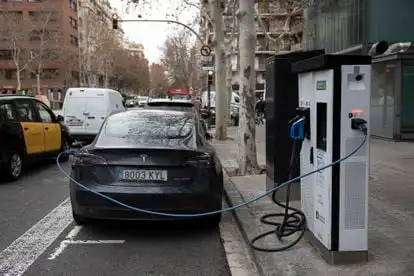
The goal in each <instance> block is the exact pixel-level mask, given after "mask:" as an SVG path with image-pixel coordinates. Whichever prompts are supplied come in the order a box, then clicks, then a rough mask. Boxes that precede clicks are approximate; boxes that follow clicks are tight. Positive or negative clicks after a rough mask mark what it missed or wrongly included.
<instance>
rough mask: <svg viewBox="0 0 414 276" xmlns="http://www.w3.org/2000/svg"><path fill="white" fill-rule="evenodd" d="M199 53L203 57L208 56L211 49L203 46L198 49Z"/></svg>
mask: <svg viewBox="0 0 414 276" xmlns="http://www.w3.org/2000/svg"><path fill="white" fill-rule="evenodd" d="M200 53H201V55H202V56H203V57H206V56H209V55H210V54H211V49H210V47H208V46H207V45H203V46H202V47H201V49H200Z"/></svg>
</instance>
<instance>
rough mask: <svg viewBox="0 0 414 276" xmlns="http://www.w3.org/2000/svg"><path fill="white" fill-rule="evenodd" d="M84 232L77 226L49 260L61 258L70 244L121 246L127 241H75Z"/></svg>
mask: <svg viewBox="0 0 414 276" xmlns="http://www.w3.org/2000/svg"><path fill="white" fill-rule="evenodd" d="M81 230H82V226H75V227H74V228H73V229H72V230H71V231H70V232H69V234H68V235H67V236H66V237H65V239H64V240H63V241H62V242H61V243H60V244H59V246H58V247H57V248H56V249H55V251H54V252H53V253H52V254H50V256H49V258H48V260H54V259H56V258H57V257H59V255H60V254H62V253H63V251H64V250H65V249H66V247H68V245H69V244H120V243H125V240H96V241H94V240H87V241H82V240H74V239H75V237H76V236H77V235H78V234H79V232H80V231H81Z"/></svg>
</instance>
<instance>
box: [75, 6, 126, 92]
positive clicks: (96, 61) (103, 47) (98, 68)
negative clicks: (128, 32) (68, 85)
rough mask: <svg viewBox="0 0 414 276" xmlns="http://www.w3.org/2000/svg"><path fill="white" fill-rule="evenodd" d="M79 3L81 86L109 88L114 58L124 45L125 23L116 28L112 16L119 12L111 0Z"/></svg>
mask: <svg viewBox="0 0 414 276" xmlns="http://www.w3.org/2000/svg"><path fill="white" fill-rule="evenodd" d="M78 3H79V13H78V21H79V38H80V39H79V41H80V44H79V56H80V63H79V68H80V72H81V76H80V82H81V86H87V87H109V86H110V83H111V72H110V67H111V66H110V64H108V60H110V55H112V51H111V50H112V49H114V48H115V47H117V46H118V45H120V44H121V43H123V41H122V40H123V34H124V32H123V30H122V27H121V23H119V26H118V29H117V30H113V28H112V16H114V15H116V16H118V13H117V12H116V11H115V10H114V9H113V8H112V7H111V5H110V3H109V1H108V0H78Z"/></svg>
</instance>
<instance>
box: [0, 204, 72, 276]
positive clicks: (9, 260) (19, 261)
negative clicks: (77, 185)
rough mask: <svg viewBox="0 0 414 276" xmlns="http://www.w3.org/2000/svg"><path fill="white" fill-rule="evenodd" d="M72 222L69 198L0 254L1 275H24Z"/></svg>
mask: <svg viewBox="0 0 414 276" xmlns="http://www.w3.org/2000/svg"><path fill="white" fill-rule="evenodd" d="M72 221H73V219H72V208H71V205H70V201H69V198H67V199H66V200H64V201H63V202H62V203H61V204H59V205H58V206H57V207H56V208H55V209H54V210H52V211H51V212H50V213H49V214H47V215H46V216H45V217H44V218H43V219H41V220H40V221H39V222H37V223H36V224H35V225H33V226H32V228H30V229H29V230H27V232H26V233H24V234H23V235H21V236H20V237H19V238H18V239H17V240H15V241H14V242H13V243H12V244H10V245H9V246H8V247H7V248H6V249H4V250H3V251H2V252H0V275H10V276H20V275H22V274H23V273H24V272H25V271H26V270H27V269H28V268H29V267H30V266H31V265H32V264H33V263H34V262H35V261H36V259H37V258H39V256H40V255H41V254H42V253H43V252H44V251H45V250H46V249H47V248H48V247H49V246H50V245H51V244H52V243H53V241H55V240H56V239H57V238H58V237H59V235H60V234H61V233H62V232H63V231H64V230H65V229H66V228H67V227H68V226H69V224H71V223H72Z"/></svg>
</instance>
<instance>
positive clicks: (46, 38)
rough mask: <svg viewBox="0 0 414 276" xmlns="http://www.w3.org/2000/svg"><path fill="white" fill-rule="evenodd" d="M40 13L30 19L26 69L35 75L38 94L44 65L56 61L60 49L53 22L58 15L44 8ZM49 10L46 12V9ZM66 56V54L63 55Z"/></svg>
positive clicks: (58, 35)
mask: <svg viewBox="0 0 414 276" xmlns="http://www.w3.org/2000/svg"><path fill="white" fill-rule="evenodd" d="M43 8H45V9H41V11H37V12H33V13H32V14H31V16H30V17H31V18H30V23H31V24H30V29H29V30H30V37H29V40H30V42H31V43H30V51H29V61H30V62H29V63H28V64H27V69H29V71H30V72H31V73H34V74H35V75H36V92H37V94H39V93H40V87H41V85H40V80H41V77H42V74H43V68H44V65H45V64H46V63H50V62H51V61H52V60H53V61H55V62H56V61H57V60H58V57H59V56H60V55H59V52H60V49H61V47H62V45H61V44H62V43H60V41H61V37H62V33H61V31H60V30H59V29H58V25H57V24H55V22H56V21H57V20H58V18H59V17H58V14H57V13H56V12H54V11H51V10H50V8H51V7H50V5H49V6H44V7H43ZM46 8H47V9H49V10H47V9H46ZM65 54H66V53H65Z"/></svg>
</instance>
